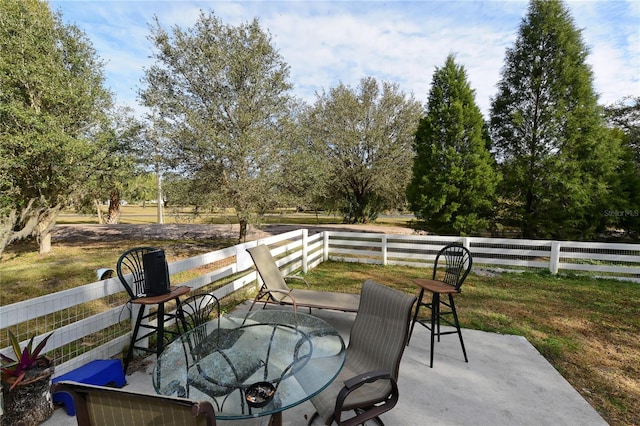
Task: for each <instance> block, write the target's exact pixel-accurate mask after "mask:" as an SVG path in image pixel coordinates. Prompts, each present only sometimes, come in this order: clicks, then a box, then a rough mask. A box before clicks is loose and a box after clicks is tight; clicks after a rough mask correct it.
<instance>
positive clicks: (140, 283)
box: [116, 247, 191, 374]
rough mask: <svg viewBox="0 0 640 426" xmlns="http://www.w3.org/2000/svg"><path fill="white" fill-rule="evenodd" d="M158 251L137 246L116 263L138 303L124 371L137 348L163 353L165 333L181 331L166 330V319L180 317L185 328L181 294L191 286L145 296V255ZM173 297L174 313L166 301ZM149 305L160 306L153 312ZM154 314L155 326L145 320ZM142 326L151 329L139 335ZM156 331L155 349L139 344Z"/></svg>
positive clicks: (132, 299)
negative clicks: (167, 306)
mask: <svg viewBox="0 0 640 426" xmlns="http://www.w3.org/2000/svg"><path fill="white" fill-rule="evenodd" d="M156 250H157V249H156V248H154V247H134V248H132V249H130V250H127V251H125V252H124V253H122V255H121V256H120V258H119V259H118V263H117V265H116V271H117V273H118V278H120V282H121V283H122V286H123V287H124V288H125V290H126V291H127V293H128V294H129V302H130V303H131V304H132V305H139V309H138V315H137V317H136V323H135V326H134V328H133V334H132V335H131V343H130V344H129V350H128V352H127V357H126V359H125V361H124V372H125V374H126V373H127V368H128V367H129V363H130V362H131V359H132V358H133V353H134V349H139V350H142V351H145V352H149V353H155V354H156V356H157V355H160V353H161V352H162V350H163V349H164V339H165V334H167V335H170V336H174V337H175V336H178V335H179V334H180V333H179V330H176V331H174V330H170V329H166V330H165V323H166V322H167V320H172V319H173V320H175V321H176V323H177V321H178V319H180V320H181V321H182V323H183V327H186V325H185V324H184V317H183V316H182V310H181V306H180V296H183V295H185V294H187V293H189V291H190V290H191V289H190V288H189V287H184V286H182V287H181V286H177V287H171V288H170V289H169V290H170V291H169V293H167V294H162V295H159V296H144V292H145V278H144V264H143V256H144V255H145V254H147V253H150V252H153V251H156ZM172 300H173V301H175V303H176V310H175V313H167V312H166V311H165V303H167V302H170V301H172ZM150 305H151V306H152V305H156V306H157V309H156V310H155V311H152V310H151V309H150V308H148V307H149V306H150ZM153 315H156V325H153V324H152V323H150V322H143V320H144V319H149V318H150V317H151V316H153ZM140 328H145V329H147V330H149V331H148V332H147V333H143V334H142V335H140ZM153 334H157V342H156V348H155V349H152V348H149V347H148V346H138V345H136V343H137V342H139V341H140V340H142V339H146V338H148V337H149V336H151V335H153Z"/></svg>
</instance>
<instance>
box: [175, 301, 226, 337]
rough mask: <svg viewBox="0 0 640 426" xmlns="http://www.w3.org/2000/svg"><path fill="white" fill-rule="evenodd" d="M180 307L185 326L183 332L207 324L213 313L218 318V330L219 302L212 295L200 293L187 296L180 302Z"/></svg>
mask: <svg viewBox="0 0 640 426" xmlns="http://www.w3.org/2000/svg"><path fill="white" fill-rule="evenodd" d="M181 307H182V314H183V315H184V326H186V328H185V329H184V331H185V332H186V331H188V330H191V329H193V328H196V327H197V326H199V325H202V324H205V323H207V322H209V320H210V319H211V315H212V314H213V313H214V312H215V313H216V317H217V318H218V328H220V301H219V300H218V298H217V297H216V296H214V295H213V294H211V293H202V294H194V295H193V296H189V297H188V298H186V299H184V300H183V301H182V303H181Z"/></svg>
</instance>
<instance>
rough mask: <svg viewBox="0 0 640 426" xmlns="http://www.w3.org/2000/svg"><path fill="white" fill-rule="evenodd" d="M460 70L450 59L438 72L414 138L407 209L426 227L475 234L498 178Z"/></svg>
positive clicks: (485, 217)
mask: <svg viewBox="0 0 640 426" xmlns="http://www.w3.org/2000/svg"><path fill="white" fill-rule="evenodd" d="M483 128H484V121H483V119H482V114H481V113H480V109H479V108H478V106H477V105H476V103H475V94H474V91H473V89H471V87H470V85H469V83H468V81H467V74H466V71H465V69H464V67H463V66H461V65H457V64H456V63H455V60H454V56H453V55H449V56H448V57H447V59H446V61H445V65H444V67H442V68H438V69H436V71H435V72H434V74H433V82H432V86H431V91H430V93H429V99H428V103H427V113H426V116H425V117H424V118H422V119H421V120H420V125H419V127H418V131H417V132H416V137H415V144H414V148H415V153H416V156H415V158H414V162H413V178H412V180H411V183H410V184H409V186H408V188H407V198H408V200H409V206H410V209H411V211H413V212H414V213H415V214H416V215H417V216H419V217H420V218H421V219H422V220H423V221H424V226H425V227H426V229H428V230H430V231H433V232H436V233H442V234H462V235H469V234H475V233H478V232H479V231H481V230H483V229H486V228H487V227H488V225H489V221H488V219H489V217H490V216H491V207H492V200H493V197H494V191H495V188H496V185H497V183H498V180H499V177H498V175H497V173H496V172H495V170H494V168H493V164H492V163H493V160H492V158H491V155H490V154H489V150H488V149H487V146H488V141H487V139H486V132H484V131H483Z"/></svg>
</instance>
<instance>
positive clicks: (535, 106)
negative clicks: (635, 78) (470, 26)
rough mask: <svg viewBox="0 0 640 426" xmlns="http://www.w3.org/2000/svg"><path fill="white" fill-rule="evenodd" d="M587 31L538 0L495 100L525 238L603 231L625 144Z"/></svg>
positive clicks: (516, 219)
mask: <svg viewBox="0 0 640 426" xmlns="http://www.w3.org/2000/svg"><path fill="white" fill-rule="evenodd" d="M587 55H588V49H587V48H586V46H585V45H584V43H583V42H582V38H581V32H580V31H579V30H578V29H576V28H575V25H574V23H573V19H572V18H571V16H570V14H569V12H568V11H567V9H566V7H565V6H564V4H563V3H562V2H561V1H559V0H548V1H547V0H545V1H541V0H532V1H531V3H530V4H529V10H528V13H527V15H526V16H525V17H524V18H523V20H522V23H521V25H520V29H519V33H518V37H517V39H516V42H515V46H514V47H513V48H509V49H507V52H506V59H505V66H504V68H503V70H502V77H501V80H500V82H499V83H498V94H497V96H496V97H495V98H494V99H493V100H492V105H491V124H490V133H491V137H492V142H493V144H494V147H495V154H496V158H497V160H498V161H499V162H500V163H501V167H502V170H503V175H504V182H503V183H504V185H503V186H502V190H501V193H502V194H504V196H505V197H506V199H507V201H508V202H509V205H510V206H512V208H511V210H510V217H511V219H512V220H513V223H514V224H516V225H517V226H519V227H520V229H521V230H522V235H523V237H525V238H557V239H587V238H592V237H593V236H594V235H596V233H597V232H599V231H600V230H602V229H603V227H604V224H605V222H606V219H605V217H604V214H603V211H604V209H605V206H606V204H607V202H608V197H609V195H610V183H609V182H610V179H611V175H612V171H613V170H614V169H615V167H616V165H617V162H618V152H619V149H618V148H619V142H618V139H617V138H610V137H607V132H606V129H605V127H604V125H603V119H602V112H601V109H600V108H599V107H598V104H597V95H596V93H595V91H594V89H593V75H592V72H591V69H590V67H589V65H587V63H586V58H587Z"/></svg>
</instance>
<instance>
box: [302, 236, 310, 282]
mask: <svg viewBox="0 0 640 426" xmlns="http://www.w3.org/2000/svg"><path fill="white" fill-rule="evenodd" d="M308 237H309V230H308V229H306V228H305V229H303V230H302V272H304V273H305V274H306V273H307V271H308V270H309V265H308V261H307V254H308V252H309V247H308V246H307V244H308Z"/></svg>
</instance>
